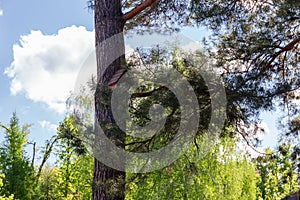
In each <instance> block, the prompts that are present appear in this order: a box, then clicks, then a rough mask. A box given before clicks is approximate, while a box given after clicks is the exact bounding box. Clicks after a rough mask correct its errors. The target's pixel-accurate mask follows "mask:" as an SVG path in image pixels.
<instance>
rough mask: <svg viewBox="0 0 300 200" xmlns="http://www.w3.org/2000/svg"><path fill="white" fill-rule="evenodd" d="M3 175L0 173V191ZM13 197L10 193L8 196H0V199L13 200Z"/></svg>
mask: <svg viewBox="0 0 300 200" xmlns="http://www.w3.org/2000/svg"><path fill="white" fill-rule="evenodd" d="M3 178H4V176H3V175H2V174H0V191H1V190H2V187H3V182H2V180H3ZM1 193H2V192H1ZM13 199H14V195H13V194H12V195H10V196H9V197H4V196H0V200H13Z"/></svg>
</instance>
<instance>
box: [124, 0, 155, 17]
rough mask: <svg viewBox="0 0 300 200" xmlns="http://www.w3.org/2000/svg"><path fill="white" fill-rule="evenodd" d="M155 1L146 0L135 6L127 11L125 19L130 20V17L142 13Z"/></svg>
mask: <svg viewBox="0 0 300 200" xmlns="http://www.w3.org/2000/svg"><path fill="white" fill-rule="evenodd" d="M155 1H156V0H146V1H145V2H144V3H141V4H140V5H138V6H137V7H135V8H133V9H132V10H131V11H129V12H127V13H125V14H124V15H123V20H124V21H127V20H130V19H132V18H134V17H135V16H137V15H138V14H139V13H141V12H142V11H143V10H145V9H146V8H148V7H149V6H151V5H152V4H153V3H154V2H155Z"/></svg>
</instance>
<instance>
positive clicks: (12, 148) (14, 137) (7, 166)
mask: <svg viewBox="0 0 300 200" xmlns="http://www.w3.org/2000/svg"><path fill="white" fill-rule="evenodd" d="M2 127H5V126H2ZM28 127H29V125H23V127H22V128H21V127H20V125H19V119H18V118H17V115H16V113H13V116H12V118H11V120H10V124H9V126H8V127H5V129H6V132H5V140H4V143H3V144H2V145H1V147H0V161H1V162H0V163H1V165H0V173H2V174H4V175H5V177H4V179H3V183H4V184H3V186H2V190H1V195H5V196H10V195H14V198H15V199H22V200H23V199H24V200H27V199H28V200H30V199H33V198H34V195H35V190H36V181H35V180H34V178H35V171H34V168H33V166H31V164H30V163H29V160H28V158H26V157H25V152H24V147H25V145H26V143H27V138H26V137H27V136H28V134H29V130H28Z"/></svg>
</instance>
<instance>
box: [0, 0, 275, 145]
mask: <svg viewBox="0 0 300 200" xmlns="http://www.w3.org/2000/svg"><path fill="white" fill-rule="evenodd" d="M93 23H94V22H93V13H92V12H91V11H89V10H88V9H87V4H86V1H85V0H63V1H58V0H52V1H48V0H45V1H40V0H27V1H16V0H2V1H1V0H0V52H1V53H0V91H1V93H0V94H1V96H0V122H2V123H4V124H8V123H9V119H10V117H11V115H12V112H14V111H16V112H17V115H18V117H19V118H20V121H21V123H32V124H33V125H32V127H31V128H30V130H31V135H30V138H29V139H30V140H34V141H37V142H38V144H39V145H43V144H44V141H45V140H46V139H49V138H50V137H51V136H52V135H53V134H54V133H55V128H56V126H57V125H58V124H59V122H60V121H62V120H63V118H64V116H65V113H64V109H63V108H64V101H65V99H66V97H68V95H69V91H70V90H72V89H73V88H74V81H75V79H76V76H77V75H78V70H79V68H80V64H78V63H81V62H82V61H83V60H84V59H85V57H86V55H87V54H88V52H89V50H90V48H91V47H92V46H93V44H94V33H93ZM182 33H183V34H184V35H186V36H188V37H190V38H192V39H193V40H197V41H201V40H202V38H203V36H204V35H208V32H207V31H205V30H204V29H201V30H200V29H191V28H188V29H184V30H183V32H182ZM263 118H264V121H265V122H266V125H265V126H268V128H267V129H268V130H269V131H268V132H269V134H267V136H266V139H265V142H264V146H273V145H274V144H275V142H276V134H277V130H276V124H275V121H276V118H275V117H274V115H272V114H264V115H263ZM0 134H1V135H0V140H1V138H2V137H3V134H2V131H0Z"/></svg>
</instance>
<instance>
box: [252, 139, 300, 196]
mask: <svg viewBox="0 0 300 200" xmlns="http://www.w3.org/2000/svg"><path fill="white" fill-rule="evenodd" d="M294 149H297V150H294ZM266 151H267V153H268V154H267V155H265V156H259V157H257V158H256V159H255V161H256V163H257V164H256V165H257V169H258V170H259V171H258V172H259V174H260V181H259V182H258V194H257V199H283V198H284V197H286V196H288V195H289V194H292V193H294V192H297V191H299V189H300V184H299V179H300V176H299V167H300V166H299V164H300V162H299V161H300V159H299V158H300V153H299V147H297V146H293V145H291V144H288V143H283V144H280V145H279V146H278V148H277V149H276V151H273V152H271V151H270V150H268V149H267V150H266ZM268 151H269V152H268ZM297 151H298V154H295V152H297Z"/></svg>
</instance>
